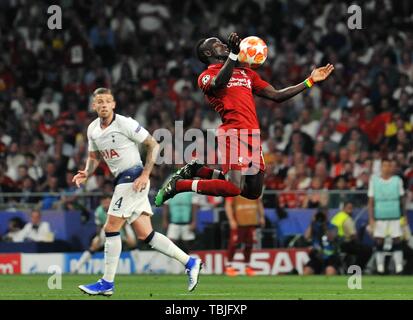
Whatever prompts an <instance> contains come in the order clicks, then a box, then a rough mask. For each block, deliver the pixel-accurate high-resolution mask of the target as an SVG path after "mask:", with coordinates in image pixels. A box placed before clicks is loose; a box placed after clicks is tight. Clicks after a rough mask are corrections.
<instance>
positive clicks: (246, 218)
mask: <svg viewBox="0 0 413 320" xmlns="http://www.w3.org/2000/svg"><path fill="white" fill-rule="evenodd" d="M225 213H226V216H227V218H228V222H229V227H230V234H229V241H228V254H227V265H226V267H225V274H226V275H228V276H236V275H238V273H239V270H237V269H236V268H235V267H234V265H233V259H234V255H235V251H236V249H237V246H238V245H239V244H244V250H243V254H244V270H245V274H246V275H248V276H254V275H255V271H254V269H253V268H252V267H251V266H250V260H251V252H252V248H253V245H254V242H256V228H257V227H261V228H264V227H265V215H264V206H263V203H262V198H259V199H256V200H249V199H246V198H244V197H242V196H237V197H232V198H231V197H228V198H226V199H225Z"/></svg>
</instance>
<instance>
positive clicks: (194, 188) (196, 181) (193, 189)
mask: <svg viewBox="0 0 413 320" xmlns="http://www.w3.org/2000/svg"><path fill="white" fill-rule="evenodd" d="M198 182H199V180H194V181H192V185H191V189H192V191H193V192H198Z"/></svg>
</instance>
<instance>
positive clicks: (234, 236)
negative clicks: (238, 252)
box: [229, 226, 256, 245]
mask: <svg viewBox="0 0 413 320" xmlns="http://www.w3.org/2000/svg"><path fill="white" fill-rule="evenodd" d="M255 229H256V227H255V226H246V227H242V226H240V227H238V228H237V229H231V231H230V239H229V240H230V244H232V245H236V244H239V243H250V244H251V243H254V242H255Z"/></svg>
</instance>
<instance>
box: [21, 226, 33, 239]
mask: <svg viewBox="0 0 413 320" xmlns="http://www.w3.org/2000/svg"><path fill="white" fill-rule="evenodd" d="M30 230H31V223H26V224H25V225H24V227H23V229H22V230H20V237H21V241H24V240H25V239H26V238H27V236H28V235H29V233H30Z"/></svg>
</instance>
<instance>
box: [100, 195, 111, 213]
mask: <svg viewBox="0 0 413 320" xmlns="http://www.w3.org/2000/svg"><path fill="white" fill-rule="evenodd" d="M110 201H111V196H110V195H109V194H105V195H103V196H102V198H101V199H100V204H101V205H102V207H103V209H105V210H106V211H108V210H109V206H110Z"/></svg>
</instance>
